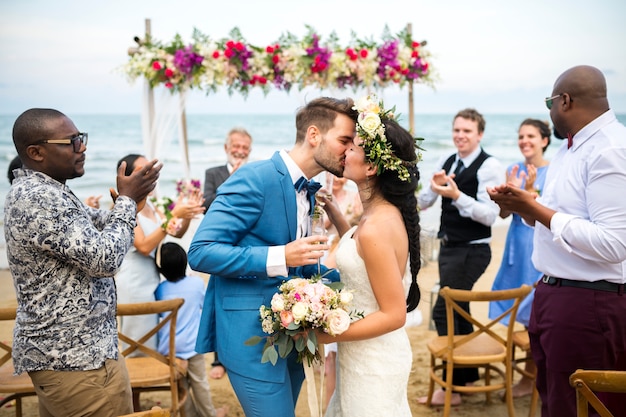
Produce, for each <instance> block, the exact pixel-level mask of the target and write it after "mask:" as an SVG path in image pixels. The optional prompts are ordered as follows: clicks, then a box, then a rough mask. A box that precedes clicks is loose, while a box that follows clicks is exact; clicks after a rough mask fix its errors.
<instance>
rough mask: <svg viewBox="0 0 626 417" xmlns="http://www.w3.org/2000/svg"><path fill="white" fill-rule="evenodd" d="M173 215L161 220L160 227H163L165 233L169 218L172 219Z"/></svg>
mask: <svg viewBox="0 0 626 417" xmlns="http://www.w3.org/2000/svg"><path fill="white" fill-rule="evenodd" d="M172 219H173V217H170V218H166V219H165V220H163V222H162V223H161V229H163V231H164V232H165V233H166V234H167V227H168V226H169V224H170V220H172Z"/></svg>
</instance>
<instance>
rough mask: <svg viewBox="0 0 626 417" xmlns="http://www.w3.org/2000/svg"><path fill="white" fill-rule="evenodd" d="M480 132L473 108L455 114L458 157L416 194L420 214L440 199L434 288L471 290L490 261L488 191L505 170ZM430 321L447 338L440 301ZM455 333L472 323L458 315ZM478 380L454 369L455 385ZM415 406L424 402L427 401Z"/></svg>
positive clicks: (494, 213) (492, 212)
mask: <svg viewBox="0 0 626 417" xmlns="http://www.w3.org/2000/svg"><path fill="white" fill-rule="evenodd" d="M484 131H485V119H484V118H483V116H482V114H480V113H479V112H477V111H476V110H474V109H464V110H461V111H460V112H459V113H457V115H456V116H455V117H454V121H453V125H452V139H453V141H454V145H455V146H456V148H457V152H456V153H454V154H452V155H450V156H446V157H443V158H441V159H440V160H439V163H438V165H437V166H438V167H439V168H440V169H439V171H437V172H435V174H434V175H433V177H432V179H431V181H430V186H428V187H424V190H423V191H422V192H421V193H420V194H419V198H418V202H419V207H420V209H424V208H427V207H430V206H432V205H433V204H434V203H435V201H437V199H438V198H439V196H441V226H440V229H439V236H438V237H439V238H440V239H441V249H440V251H439V283H440V285H441V287H442V288H443V287H450V288H455V289H463V290H471V289H472V287H473V286H474V283H475V282H476V281H477V280H478V278H480V276H481V275H482V274H483V272H485V269H486V268H487V266H488V265H489V262H490V261H491V248H490V247H489V243H490V242H491V225H492V224H493V223H494V222H495V221H496V218H497V217H498V214H499V213H500V208H499V207H498V205H497V204H495V203H494V202H493V201H491V199H490V198H489V194H487V187H493V186H495V185H497V184H500V183H501V182H502V178H503V176H504V169H502V166H501V164H500V162H499V161H498V160H497V159H496V158H494V157H492V156H490V155H489V154H487V153H486V152H485V151H484V150H483V149H482V148H481V147H480V141H481V140H482V138H483V134H484ZM462 304H463V303H462ZM463 308H464V309H465V310H466V311H468V312H469V303H464V305H463ZM433 320H434V321H435V325H436V327H437V333H438V334H439V335H440V336H443V335H446V334H447V327H446V307H445V302H444V300H443V299H442V298H439V299H437V302H436V303H435V306H434V308H433ZM454 328H455V334H469V333H471V332H472V331H473V328H472V325H471V323H469V322H468V321H467V320H465V319H464V318H462V317H460V316H458V315H457V317H455V325H454ZM444 378H445V376H444ZM477 379H478V369H477V368H458V369H455V370H454V376H453V383H454V384H455V385H466V384H470V383H472V382H474V381H476V380H477ZM444 396H445V393H444V391H443V390H441V389H440V390H437V391H436V392H435V393H434V394H433V398H432V401H431V404H433V405H441V404H443V402H444ZM419 401H420V402H421V403H425V402H426V397H423V398H420V399H419ZM460 402H461V396H460V394H458V393H453V394H452V403H453V404H459V403H460Z"/></svg>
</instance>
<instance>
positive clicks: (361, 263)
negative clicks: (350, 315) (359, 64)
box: [318, 96, 420, 417]
mask: <svg viewBox="0 0 626 417" xmlns="http://www.w3.org/2000/svg"><path fill="white" fill-rule="evenodd" d="M356 108H357V110H358V111H359V113H360V115H359V121H358V123H357V136H356V138H355V139H354V143H353V146H352V147H351V148H350V149H349V150H348V151H347V152H346V159H345V170H344V177H346V178H348V179H351V180H353V181H354V182H355V183H356V184H357V186H358V189H359V194H360V197H361V200H362V202H363V209H364V210H363V216H362V217H361V220H360V222H359V224H358V225H357V226H355V227H353V228H351V229H349V230H348V227H349V226H348V224H347V223H346V222H345V221H342V217H341V212H340V210H339V209H338V207H337V205H336V204H333V202H332V201H326V211H327V213H328V215H329V217H330V218H331V220H332V221H333V223H334V224H335V225H336V226H337V229H338V232H339V233H340V234H341V235H343V237H342V239H341V241H340V243H339V248H338V250H337V266H338V268H339V271H340V274H341V281H342V282H343V283H344V284H345V288H346V289H349V290H351V291H353V292H354V300H353V307H354V310H357V311H362V312H363V313H364V318H363V319H361V320H358V321H356V322H354V323H352V324H351V325H350V328H349V329H348V330H347V331H346V332H344V333H342V334H341V335H339V336H336V337H332V336H329V335H328V334H326V333H319V334H318V340H319V341H321V342H323V343H330V342H338V349H337V364H338V366H337V383H336V388H335V393H334V395H333V397H332V399H331V400H330V404H329V405H328V408H327V410H326V416H327V417H340V416H341V417H348V416H354V417H367V416H372V417H374V416H376V417H381V416H393V417H404V416H406V417H410V416H411V411H410V408H409V404H408V399H407V383H408V380H409V373H410V371H411V364H412V354H411V346H410V343H409V339H408V336H407V334H406V332H405V330H404V327H403V326H404V323H405V321H406V313H407V310H409V311H410V310H413V309H415V308H416V307H417V303H418V302H419V296H420V295H419V289H418V287H417V282H416V276H417V272H418V271H419V268H420V257H419V216H418V213H417V210H416V207H417V202H416V199H415V190H416V188H417V183H418V181H419V172H418V170H417V166H416V164H417V161H418V154H417V145H416V140H415V139H414V138H413V137H412V136H411V134H410V133H409V132H407V131H406V130H405V129H404V128H402V127H401V126H400V125H399V124H398V123H397V122H395V121H394V120H393V119H391V117H392V116H391V114H390V113H389V112H387V111H385V110H384V109H383V107H382V102H380V103H379V102H378V99H377V98H375V97H372V96H369V97H368V98H367V99H362V100H360V101H358V102H357V105H356ZM381 127H383V129H381ZM372 149H376V150H377V152H378V153H376V154H375V153H372V152H371V150H372ZM375 155H378V156H375Z"/></svg>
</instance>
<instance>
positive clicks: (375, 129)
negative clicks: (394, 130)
mask: <svg viewBox="0 0 626 417" xmlns="http://www.w3.org/2000/svg"><path fill="white" fill-rule="evenodd" d="M352 108H353V109H354V110H356V111H358V112H359V117H358V119H357V123H356V132H357V135H359V137H360V138H361V139H363V143H362V145H361V146H363V149H364V150H365V156H366V157H367V159H368V160H369V161H370V162H371V163H373V164H374V165H375V166H376V169H377V171H376V174H377V175H380V174H382V173H383V172H384V171H387V170H388V171H396V172H397V173H398V178H399V179H400V180H401V181H409V180H410V178H411V174H410V173H409V170H408V167H410V166H415V164H417V162H418V161H419V160H420V159H421V154H420V153H419V152H418V154H417V159H416V160H415V161H404V160H402V159H400V158H398V157H397V156H396V155H394V153H393V150H392V149H391V144H390V143H389V142H388V141H387V137H386V136H385V126H384V125H383V120H385V119H386V120H394V119H395V116H394V113H393V112H394V110H395V107H393V108H391V109H389V110H385V109H384V107H383V101H382V100H379V99H378V97H377V96H376V95H375V94H370V95H368V96H365V97H363V98H361V99H359V100H358V101H357V102H356V103H355V104H354V107H352ZM422 140H423V139H422V138H415V141H416V147H417V148H418V149H421V148H420V147H419V145H418V142H420V141H422Z"/></svg>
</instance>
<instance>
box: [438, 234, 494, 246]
mask: <svg viewBox="0 0 626 417" xmlns="http://www.w3.org/2000/svg"><path fill="white" fill-rule="evenodd" d="M441 246H444V247H446V248H469V247H472V248H478V247H481V246H489V244H488V243H470V242H451V241H449V240H448V237H447V236H444V237H442V238H441Z"/></svg>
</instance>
